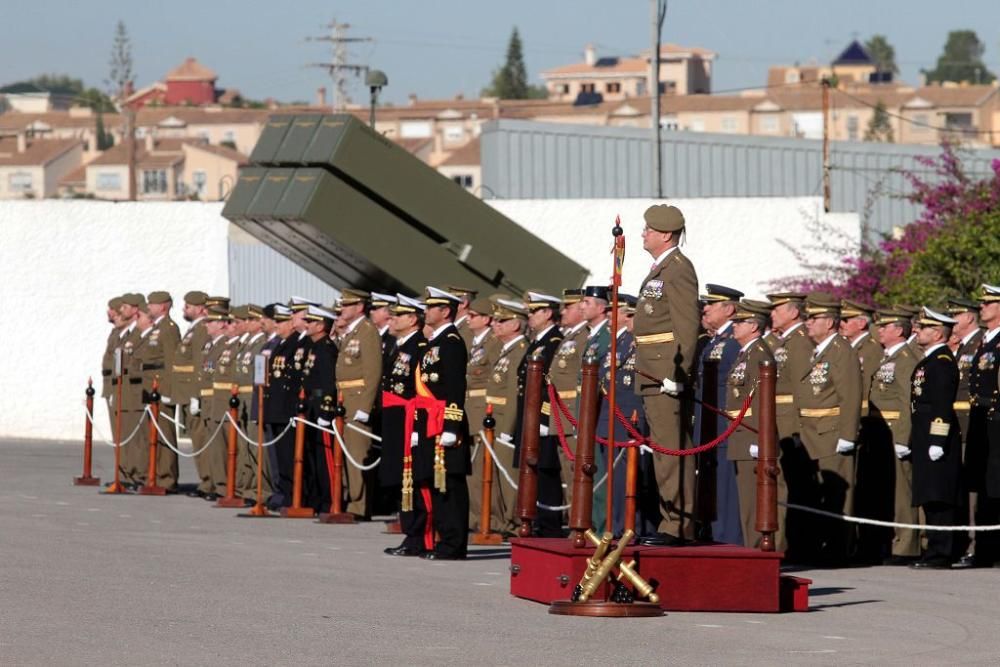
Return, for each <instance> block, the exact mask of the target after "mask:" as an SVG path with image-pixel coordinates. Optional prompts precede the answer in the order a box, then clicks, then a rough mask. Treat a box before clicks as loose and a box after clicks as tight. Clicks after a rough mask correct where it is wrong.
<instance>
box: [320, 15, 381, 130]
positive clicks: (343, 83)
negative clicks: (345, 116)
mask: <svg viewBox="0 0 1000 667" xmlns="http://www.w3.org/2000/svg"><path fill="white" fill-rule="evenodd" d="M324 27H326V28H328V29H329V30H330V34H328V35H321V36H319V37H307V38H306V39H307V40H308V41H310V42H330V47H331V49H330V62H328V63H309V65H308V67H319V68H322V69H325V70H326V71H327V72H328V73H329V74H330V81H331V82H332V83H333V101H332V103H331V108H332V109H333V111H342V110H344V109H345V108H346V107H347V105H348V103H350V101H351V98H350V96H349V95H348V92H347V75H348V74H353V75H354V76H361V75H362V74H364V73H366V72H367V71H368V66H367V65H358V64H356V63H349V62H347V58H348V53H347V45H348V44H351V43H355V42H370V41H372V38H371V37H348V36H347V31H348V29H349V28H350V27H351V26H350V24H349V23H337V20H336V19H334V20H333V21H331V22H330V23H328V24H326V26H324Z"/></svg>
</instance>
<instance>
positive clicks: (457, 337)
mask: <svg viewBox="0 0 1000 667" xmlns="http://www.w3.org/2000/svg"><path fill="white" fill-rule="evenodd" d="M447 337H448V338H454V339H456V340H462V337H461V336H459V335H458V334H457V333H455V332H454V331H449V332H448V336H447Z"/></svg>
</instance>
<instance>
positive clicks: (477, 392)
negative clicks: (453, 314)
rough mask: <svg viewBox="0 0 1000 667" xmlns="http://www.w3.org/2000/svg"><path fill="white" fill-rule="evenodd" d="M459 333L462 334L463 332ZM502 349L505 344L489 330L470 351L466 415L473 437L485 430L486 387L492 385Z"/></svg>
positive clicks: (466, 373) (466, 387)
mask: <svg viewBox="0 0 1000 667" xmlns="http://www.w3.org/2000/svg"><path fill="white" fill-rule="evenodd" d="M459 333H460V334H461V330H459ZM502 347H503V344H502V343H501V342H500V340H499V339H498V338H497V337H496V336H494V335H493V332H492V331H490V330H487V331H486V335H485V336H483V339H482V340H481V341H479V343H473V344H472V347H471V348H470V349H469V362H468V364H466V367H465V414H467V415H468V416H469V431H471V432H472V434H473V435H475V434H477V433H479V429H481V428H483V417H484V416H485V415H486V387H487V385H488V384H489V383H490V372H491V371H492V370H493V367H494V366H496V363H497V360H498V359H499V358H500V348H502ZM494 409H495V408H494ZM511 435H513V434H511Z"/></svg>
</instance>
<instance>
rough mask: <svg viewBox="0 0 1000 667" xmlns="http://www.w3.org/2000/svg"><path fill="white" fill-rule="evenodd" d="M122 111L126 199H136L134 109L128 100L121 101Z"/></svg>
mask: <svg viewBox="0 0 1000 667" xmlns="http://www.w3.org/2000/svg"><path fill="white" fill-rule="evenodd" d="M122 111H123V112H125V151H126V153H127V154H128V200H129V201H135V200H136V190H137V189H138V184H137V183H136V173H135V163H136V159H135V109H134V108H133V107H132V105H131V104H129V103H128V102H123V104H122Z"/></svg>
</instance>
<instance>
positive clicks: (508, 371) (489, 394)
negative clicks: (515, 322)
mask: <svg viewBox="0 0 1000 667" xmlns="http://www.w3.org/2000/svg"><path fill="white" fill-rule="evenodd" d="M527 350H528V342H527V340H525V339H524V338H521V339H520V340H518V341H517V342H516V343H514V344H512V345H511V346H510V348H508V349H507V350H506V351H504V350H503V349H502V346H501V351H500V353H499V356H498V357H497V361H496V363H495V364H493V370H492V372H491V373H490V378H489V382H488V383H487V385H486V403H487V404H488V405H492V406H493V419H495V420H496V422H497V424H496V430H495V433H496V437H497V438H498V439H499V438H500V435H501V434H506V435H508V436H510V437H511V438H513V437H514V429H515V428H516V427H517V389H518V387H517V367H518V366H520V365H521V360H522V359H524V354H525V352H527Z"/></svg>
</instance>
